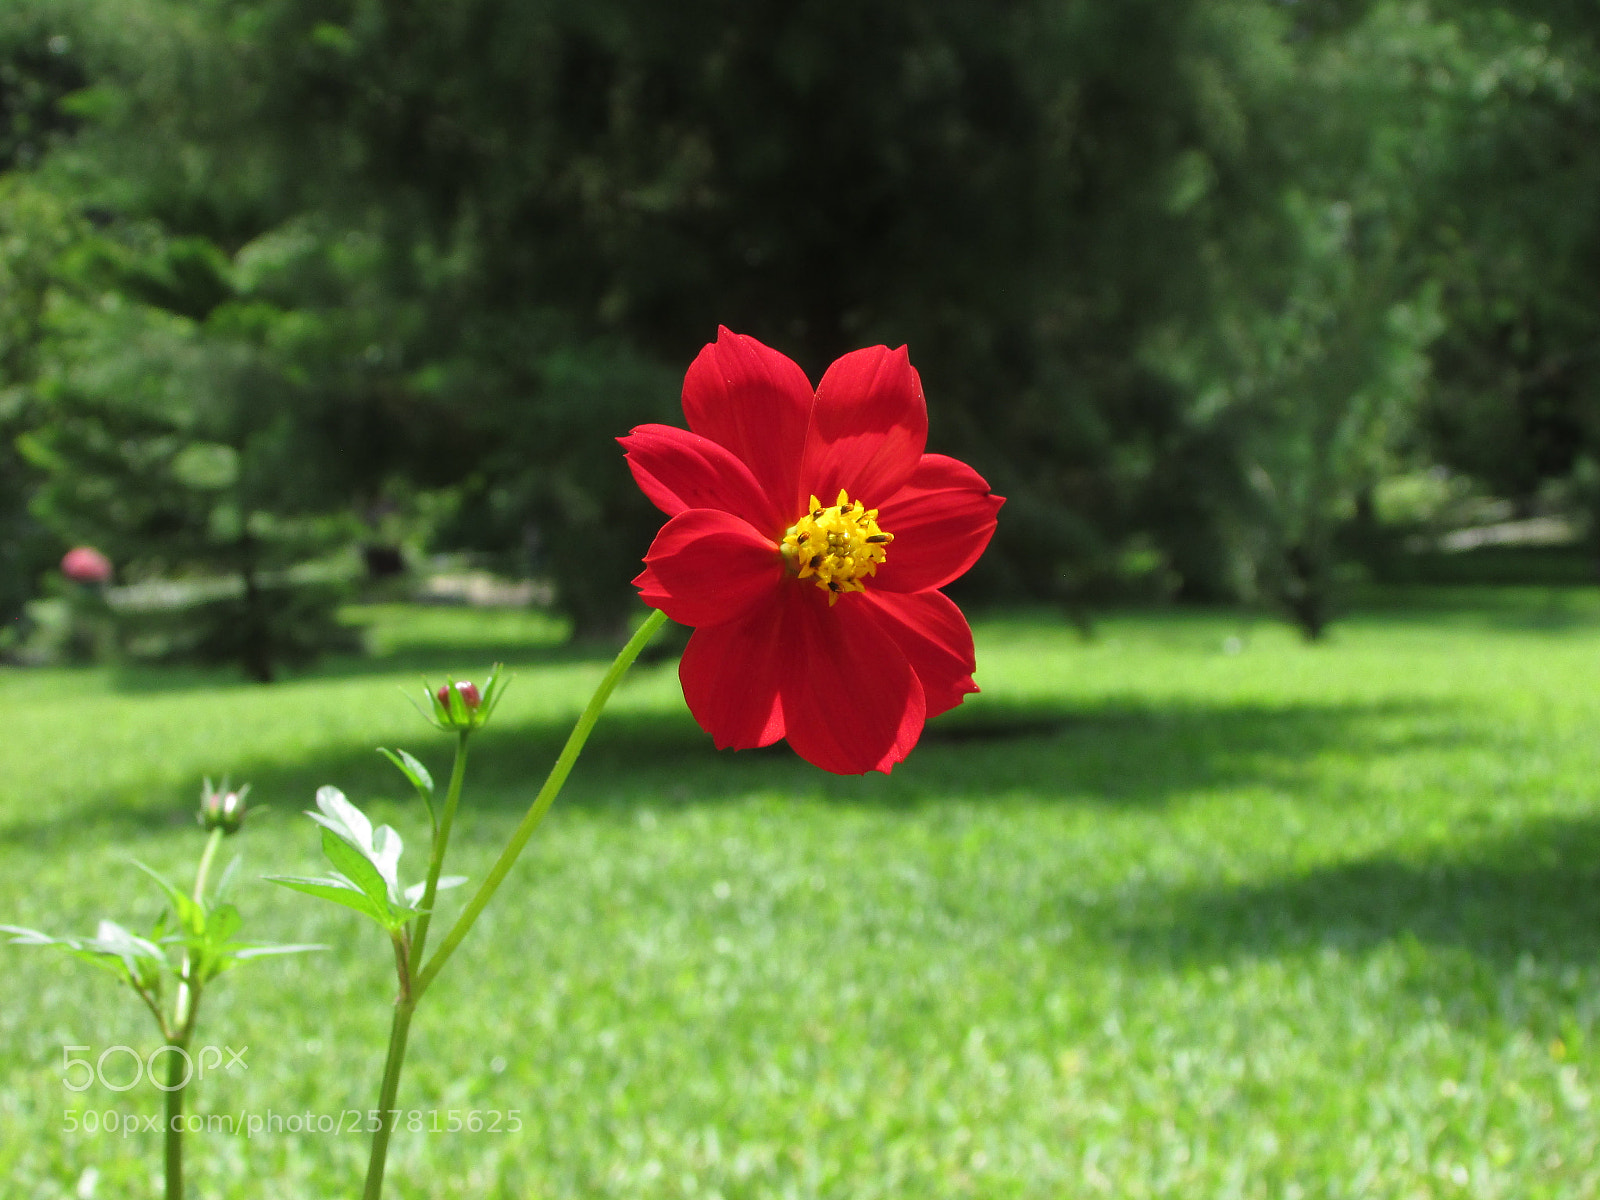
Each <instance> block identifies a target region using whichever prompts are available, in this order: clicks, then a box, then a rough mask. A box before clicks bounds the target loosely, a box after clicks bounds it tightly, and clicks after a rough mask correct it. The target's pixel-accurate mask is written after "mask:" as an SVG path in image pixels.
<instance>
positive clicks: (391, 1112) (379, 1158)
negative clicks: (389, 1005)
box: [361, 995, 417, 1200]
mask: <svg viewBox="0 0 1600 1200" xmlns="http://www.w3.org/2000/svg"><path fill="white" fill-rule="evenodd" d="M416 1007H417V1002H416V999H415V998H414V997H411V996H405V995H402V996H401V997H400V999H399V1000H397V1001H395V1005H394V1023H393V1024H392V1025H391V1026H390V1027H389V1057H388V1058H387V1059H386V1060H385V1061H384V1064H383V1086H382V1087H380V1088H379V1089H378V1128H377V1129H375V1130H373V1133H372V1157H371V1158H369V1159H368V1160H367V1186H366V1187H365V1188H364V1189H363V1190H362V1192H361V1198H362V1200H381V1197H382V1195H383V1168H384V1164H385V1163H386V1162H387V1161H388V1158H389V1135H390V1134H391V1133H393V1132H394V1127H395V1124H396V1122H397V1121H398V1120H399V1113H398V1112H396V1111H395V1107H394V1098H395V1096H396V1094H398V1092H399V1091H400V1068H401V1067H402V1066H404V1065H405V1061H406V1037H407V1035H408V1034H409V1033H410V1032H411V1014H412V1013H413V1012H414V1011H415V1010H416Z"/></svg>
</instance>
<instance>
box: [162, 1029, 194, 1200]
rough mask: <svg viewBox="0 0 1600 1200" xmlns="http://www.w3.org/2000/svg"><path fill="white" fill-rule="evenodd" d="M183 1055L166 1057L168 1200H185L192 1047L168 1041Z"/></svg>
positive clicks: (184, 1042) (179, 1042)
mask: <svg viewBox="0 0 1600 1200" xmlns="http://www.w3.org/2000/svg"><path fill="white" fill-rule="evenodd" d="M167 1045H169V1046H176V1047H177V1048H178V1049H179V1050H181V1051H183V1053H182V1054H168V1055H167V1088H166V1091H167V1131H166V1143H167V1191H166V1200H183V1093H184V1092H186V1091H187V1090H188V1083H189V1081H188V1079H187V1076H188V1074H189V1054H188V1050H189V1045H188V1042H187V1041H186V1040H185V1041H175V1040H169V1041H168V1042H167Z"/></svg>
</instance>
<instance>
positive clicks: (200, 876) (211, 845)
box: [194, 826, 222, 904]
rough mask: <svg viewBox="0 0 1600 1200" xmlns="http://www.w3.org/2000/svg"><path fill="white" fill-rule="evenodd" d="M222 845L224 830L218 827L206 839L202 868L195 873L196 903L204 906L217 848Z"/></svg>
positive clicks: (201, 861)
mask: <svg viewBox="0 0 1600 1200" xmlns="http://www.w3.org/2000/svg"><path fill="white" fill-rule="evenodd" d="M220 845H222V828H221V826H218V827H217V828H216V829H213V830H212V831H211V836H210V837H208V838H206V848H205V850H204V851H202V852H201V855H200V866H199V867H198V868H197V869H196V870H195V873H194V902H195V903H196V904H203V903H204V902H205V898H206V880H207V879H208V878H209V877H210V875H211V860H212V859H214V858H216V857H217V847H218V846H220Z"/></svg>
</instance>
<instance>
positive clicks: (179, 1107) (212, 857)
mask: <svg viewBox="0 0 1600 1200" xmlns="http://www.w3.org/2000/svg"><path fill="white" fill-rule="evenodd" d="M222 837H223V834H222V829H221V828H220V827H219V828H216V829H213V830H212V831H211V836H210V837H208V838H207V839H206V848H205V849H204V850H203V851H202V852H201V854H200V865H199V866H198V867H196V868H195V873H194V891H193V893H192V895H193V896H194V902H195V903H196V904H200V905H204V904H205V898H206V883H207V882H208V881H209V879H210V877H211V864H212V863H213V862H214V861H216V857H217V847H218V846H220V845H221V844H222ZM194 970H195V961H194V958H193V956H192V955H190V954H189V953H188V951H185V952H184V955H183V969H182V971H181V973H180V975H179V978H178V994H177V996H176V997H174V999H173V1002H172V1023H171V1025H168V1024H167V1022H166V1020H165V1019H164V1017H163V1016H162V1014H161V1011H160V1009H158V1008H157V1007H156V1006H155V1005H153V1004H152V1005H151V1011H152V1012H154V1013H155V1014H156V1021H157V1023H158V1024H159V1025H160V1026H161V1032H162V1034H163V1035H164V1036H165V1037H166V1039H167V1045H169V1046H173V1047H176V1048H177V1049H178V1050H179V1051H180V1053H177V1054H169V1055H167V1086H166V1089H165V1090H166V1093H167V1127H166V1132H165V1134H164V1135H163V1136H164V1138H165V1141H166V1151H167V1153H166V1167H167V1187H166V1200H183V1094H184V1093H185V1092H186V1091H188V1090H189V1073H190V1069H191V1068H190V1062H189V1042H190V1040H191V1039H192V1038H193V1036H194V1026H195V1022H196V1021H197V1020H198V1019H199V1017H200V982H199V980H196V979H194V978H193V973H194ZM138 990H139V993H140V995H144V994H145V993H144V989H142V988H140V989H138Z"/></svg>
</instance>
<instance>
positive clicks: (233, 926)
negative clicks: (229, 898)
mask: <svg viewBox="0 0 1600 1200" xmlns="http://www.w3.org/2000/svg"><path fill="white" fill-rule="evenodd" d="M243 924H244V918H243V917H241V916H240V915H239V910H238V909H237V908H235V907H234V906H233V905H231V904H219V905H217V907H215V908H213V909H212V910H211V913H210V916H209V917H208V918H207V920H206V941H207V942H209V943H210V944H211V945H213V946H216V947H218V948H220V947H222V946H225V945H226V944H227V943H228V942H229V941H230V940H231V939H232V938H233V935H234V934H236V933H238V932H239V928H240V927H241V926H242V925H243Z"/></svg>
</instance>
